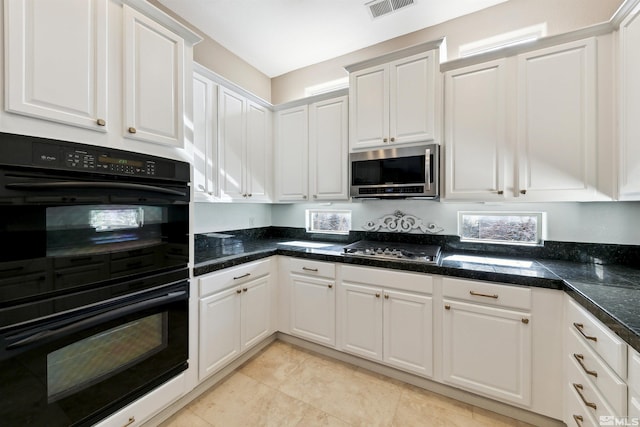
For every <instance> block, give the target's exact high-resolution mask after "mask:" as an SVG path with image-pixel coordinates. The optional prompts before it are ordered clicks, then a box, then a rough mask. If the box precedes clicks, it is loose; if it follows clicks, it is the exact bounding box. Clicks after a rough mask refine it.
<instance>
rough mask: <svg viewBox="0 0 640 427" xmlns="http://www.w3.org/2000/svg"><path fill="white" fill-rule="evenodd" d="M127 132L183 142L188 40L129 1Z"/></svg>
mask: <svg viewBox="0 0 640 427" xmlns="http://www.w3.org/2000/svg"><path fill="white" fill-rule="evenodd" d="M123 13H124V23H123V25H124V34H125V36H124V37H125V45H124V125H125V136H127V137H129V138H134V139H139V140H142V141H147V142H155V143H160V144H166V145H170V146H175V147H183V145H184V141H183V130H184V129H183V127H184V117H183V116H184V40H183V39H182V38H181V37H180V36H178V35H177V34H175V33H173V32H172V31H170V30H169V29H167V28H165V27H164V26H162V25H160V24H158V23H157V22H155V21H153V20H152V19H150V18H148V17H146V16H145V15H143V14H141V13H139V12H138V11H136V10H134V9H132V8H131V7H129V6H127V5H124V6H123Z"/></svg>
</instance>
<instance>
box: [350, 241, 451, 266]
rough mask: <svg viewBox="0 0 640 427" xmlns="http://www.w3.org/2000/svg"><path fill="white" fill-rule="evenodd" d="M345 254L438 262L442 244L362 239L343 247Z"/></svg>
mask: <svg viewBox="0 0 640 427" xmlns="http://www.w3.org/2000/svg"><path fill="white" fill-rule="evenodd" d="M343 251H344V252H343V255H344V256H353V257H365V258H374V259H385V260H399V261H412V262H419V263H423V264H437V263H438V262H439V261H440V252H441V251H440V246H435V245H417V244H411V243H399V242H376V241H369V240H360V241H358V242H355V243H351V244H350V245H347V246H345V247H344V248H343Z"/></svg>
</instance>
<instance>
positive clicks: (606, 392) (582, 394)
mask: <svg viewBox="0 0 640 427" xmlns="http://www.w3.org/2000/svg"><path fill="white" fill-rule="evenodd" d="M565 298H566V301H565V309H564V310H565V312H564V317H565V319H564V320H565V322H564V323H565V324H564V328H563V329H564V347H565V350H564V353H565V354H564V363H565V378H564V383H563V389H564V396H565V397H564V400H565V413H564V422H565V423H567V425H570V426H572V425H584V426H587V425H614V424H606V423H605V422H608V421H609V420H611V421H612V422H615V420H623V419H624V418H625V417H627V416H630V417H631V416H633V415H632V413H633V411H634V408H633V401H632V398H631V396H632V395H633V391H632V389H631V386H630V387H627V382H625V381H624V380H625V379H627V344H625V343H624V342H623V341H622V340H621V339H620V338H619V337H618V336H617V335H616V334H614V333H613V332H612V331H611V330H610V329H609V328H607V327H606V326H605V325H604V324H602V323H601V322H600V321H599V320H598V319H596V318H595V317H594V316H593V315H592V314H591V313H589V312H587V311H586V310H585V309H584V308H583V307H581V306H579V305H578V304H577V303H576V302H575V301H574V300H573V299H572V298H571V297H569V296H566V297H565ZM628 368H629V369H632V363H631V360H629V364H628ZM632 376H633V374H632V372H631V371H629V382H630V384H631V383H632V382H633V381H632V380H631V378H632ZM627 405H628V407H627ZM580 422H581V423H582V424H580ZM615 425H619V424H615ZM627 425H633V424H627Z"/></svg>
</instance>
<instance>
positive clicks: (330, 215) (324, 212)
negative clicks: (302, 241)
mask: <svg viewBox="0 0 640 427" xmlns="http://www.w3.org/2000/svg"><path fill="white" fill-rule="evenodd" d="M306 216H307V220H306V223H307V232H309V233H328V234H349V230H351V211H338V210H331V209H307V211H306Z"/></svg>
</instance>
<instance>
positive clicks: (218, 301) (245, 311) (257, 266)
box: [198, 260, 274, 380]
mask: <svg viewBox="0 0 640 427" xmlns="http://www.w3.org/2000/svg"><path fill="white" fill-rule="evenodd" d="M271 269H272V262H271V260H265V261H259V262H255V263H250V264H246V265H243V266H240V267H235V268H230V269H225V270H223V271H221V272H217V273H212V274H209V275H207V276H204V277H203V278H201V279H200V281H199V282H200V325H199V326H200V332H199V335H200V337H199V338H200V339H199V343H200V350H199V360H198V374H199V375H198V376H199V379H200V380H203V379H204V378H206V377H208V376H209V375H211V374H213V373H214V372H216V371H218V370H220V369H221V368H223V367H224V366H226V365H227V364H228V363H229V362H231V361H232V360H233V359H235V358H236V357H238V356H239V355H240V354H242V353H243V352H244V351H245V350H247V349H249V348H251V347H252V346H253V345H255V344H257V343H259V342H260V341H261V340H263V339H264V338H266V337H268V336H269V335H270V334H271V333H272V332H273V330H274V329H273V321H272V311H273V310H272V301H273V296H272V292H273V289H272V288H273V286H272V283H271V282H272V280H273V278H272V274H271V273H272V272H271Z"/></svg>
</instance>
